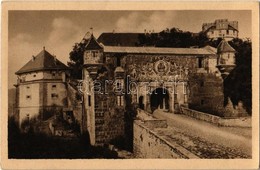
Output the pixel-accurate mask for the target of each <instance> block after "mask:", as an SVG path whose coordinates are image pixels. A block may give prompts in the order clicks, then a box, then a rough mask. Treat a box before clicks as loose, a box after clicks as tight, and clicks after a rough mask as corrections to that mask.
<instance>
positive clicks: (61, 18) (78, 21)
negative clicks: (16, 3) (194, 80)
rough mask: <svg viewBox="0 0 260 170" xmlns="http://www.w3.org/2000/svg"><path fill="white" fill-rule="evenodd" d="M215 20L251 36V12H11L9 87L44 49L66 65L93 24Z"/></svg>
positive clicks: (129, 27) (133, 27)
mask: <svg viewBox="0 0 260 170" xmlns="http://www.w3.org/2000/svg"><path fill="white" fill-rule="evenodd" d="M215 19H228V20H230V21H233V20H235V21H238V25H239V37H240V38H245V37H249V38H251V25H252V24H251V11H241V10H240V11H238V10H233V11H231V10H228V11H227V10H226V11H222V10H218V11H212V10H211V11H209V10H207V11H206V10H204V11H190V10H189V11H183V10H181V11H9V23H8V24H9V25H8V29H9V34H8V38H9V51H8V54H9V62H8V63H9V65H8V66H9V67H8V72H9V81H8V82H9V84H8V86H9V88H10V87H12V85H13V84H15V83H16V75H15V74H14V73H15V72H16V71H17V70H19V69H20V68H21V67H22V66H23V65H24V64H26V63H27V62H28V61H29V60H30V59H31V56H32V55H37V54H38V53H39V52H40V51H41V50H42V48H43V46H45V47H46V50H47V51H49V52H50V53H51V54H54V55H56V56H57V58H58V59H59V60H61V61H62V62H64V63H65V64H67V61H69V52H70V51H71V50H72V46H73V45H74V44H75V43H76V42H79V41H80V40H81V39H82V37H83V36H84V35H85V33H86V32H88V31H90V28H91V27H93V33H94V35H95V36H96V38H98V36H99V35H100V34H101V33H102V32H112V31H113V30H115V32H144V29H146V30H154V31H155V32H159V31H162V30H163V29H165V28H172V27H177V28H179V29H181V30H183V31H191V32H199V31H201V26H202V24H203V23H205V22H206V23H207V22H214V21H215Z"/></svg>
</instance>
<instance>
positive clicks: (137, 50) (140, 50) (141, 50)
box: [104, 46, 216, 55]
mask: <svg viewBox="0 0 260 170" xmlns="http://www.w3.org/2000/svg"><path fill="white" fill-rule="evenodd" d="M104 52H105V53H129V54H177V55H178V54H182V55H215V54H216V53H214V52H213V51H210V50H207V49H204V48H163V47H116V46H104Z"/></svg>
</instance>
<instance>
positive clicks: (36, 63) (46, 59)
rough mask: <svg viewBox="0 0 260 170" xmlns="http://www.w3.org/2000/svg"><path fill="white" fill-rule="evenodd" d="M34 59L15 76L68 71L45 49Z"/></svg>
mask: <svg viewBox="0 0 260 170" xmlns="http://www.w3.org/2000/svg"><path fill="white" fill-rule="evenodd" d="M33 58H34V59H31V60H30V61H29V62H28V63H26V64H25V65H24V66H23V67H22V68H21V69H20V70H19V71H17V72H16V73H15V74H22V73H28V72H33V71H44V70H66V69H68V67H67V66H66V65H65V64H63V63H62V62H61V61H59V60H58V59H56V57H54V56H52V55H51V54H50V53H49V52H48V51H46V50H45V48H43V50H42V51H41V52H40V53H39V54H38V55H37V56H36V57H33Z"/></svg>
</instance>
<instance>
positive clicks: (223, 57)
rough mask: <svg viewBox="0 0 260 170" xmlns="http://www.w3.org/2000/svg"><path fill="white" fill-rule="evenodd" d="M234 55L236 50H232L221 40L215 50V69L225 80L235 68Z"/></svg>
mask: <svg viewBox="0 0 260 170" xmlns="http://www.w3.org/2000/svg"><path fill="white" fill-rule="evenodd" d="M235 53H236V50H235V49H234V48H232V47H231V46H230V45H229V44H228V42H227V41H225V40H222V41H221V42H220V43H219V45H218V48H217V55H218V61H217V68H218V69H219V71H220V73H221V76H222V78H223V79H225V78H226V77H227V76H228V75H229V73H230V72H231V71H232V70H233V69H234V67H235V66H236V65H235Z"/></svg>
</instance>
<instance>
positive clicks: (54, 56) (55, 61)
mask: <svg viewBox="0 0 260 170" xmlns="http://www.w3.org/2000/svg"><path fill="white" fill-rule="evenodd" d="M53 58H54V64H55V65H56V63H57V58H56V55H53Z"/></svg>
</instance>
